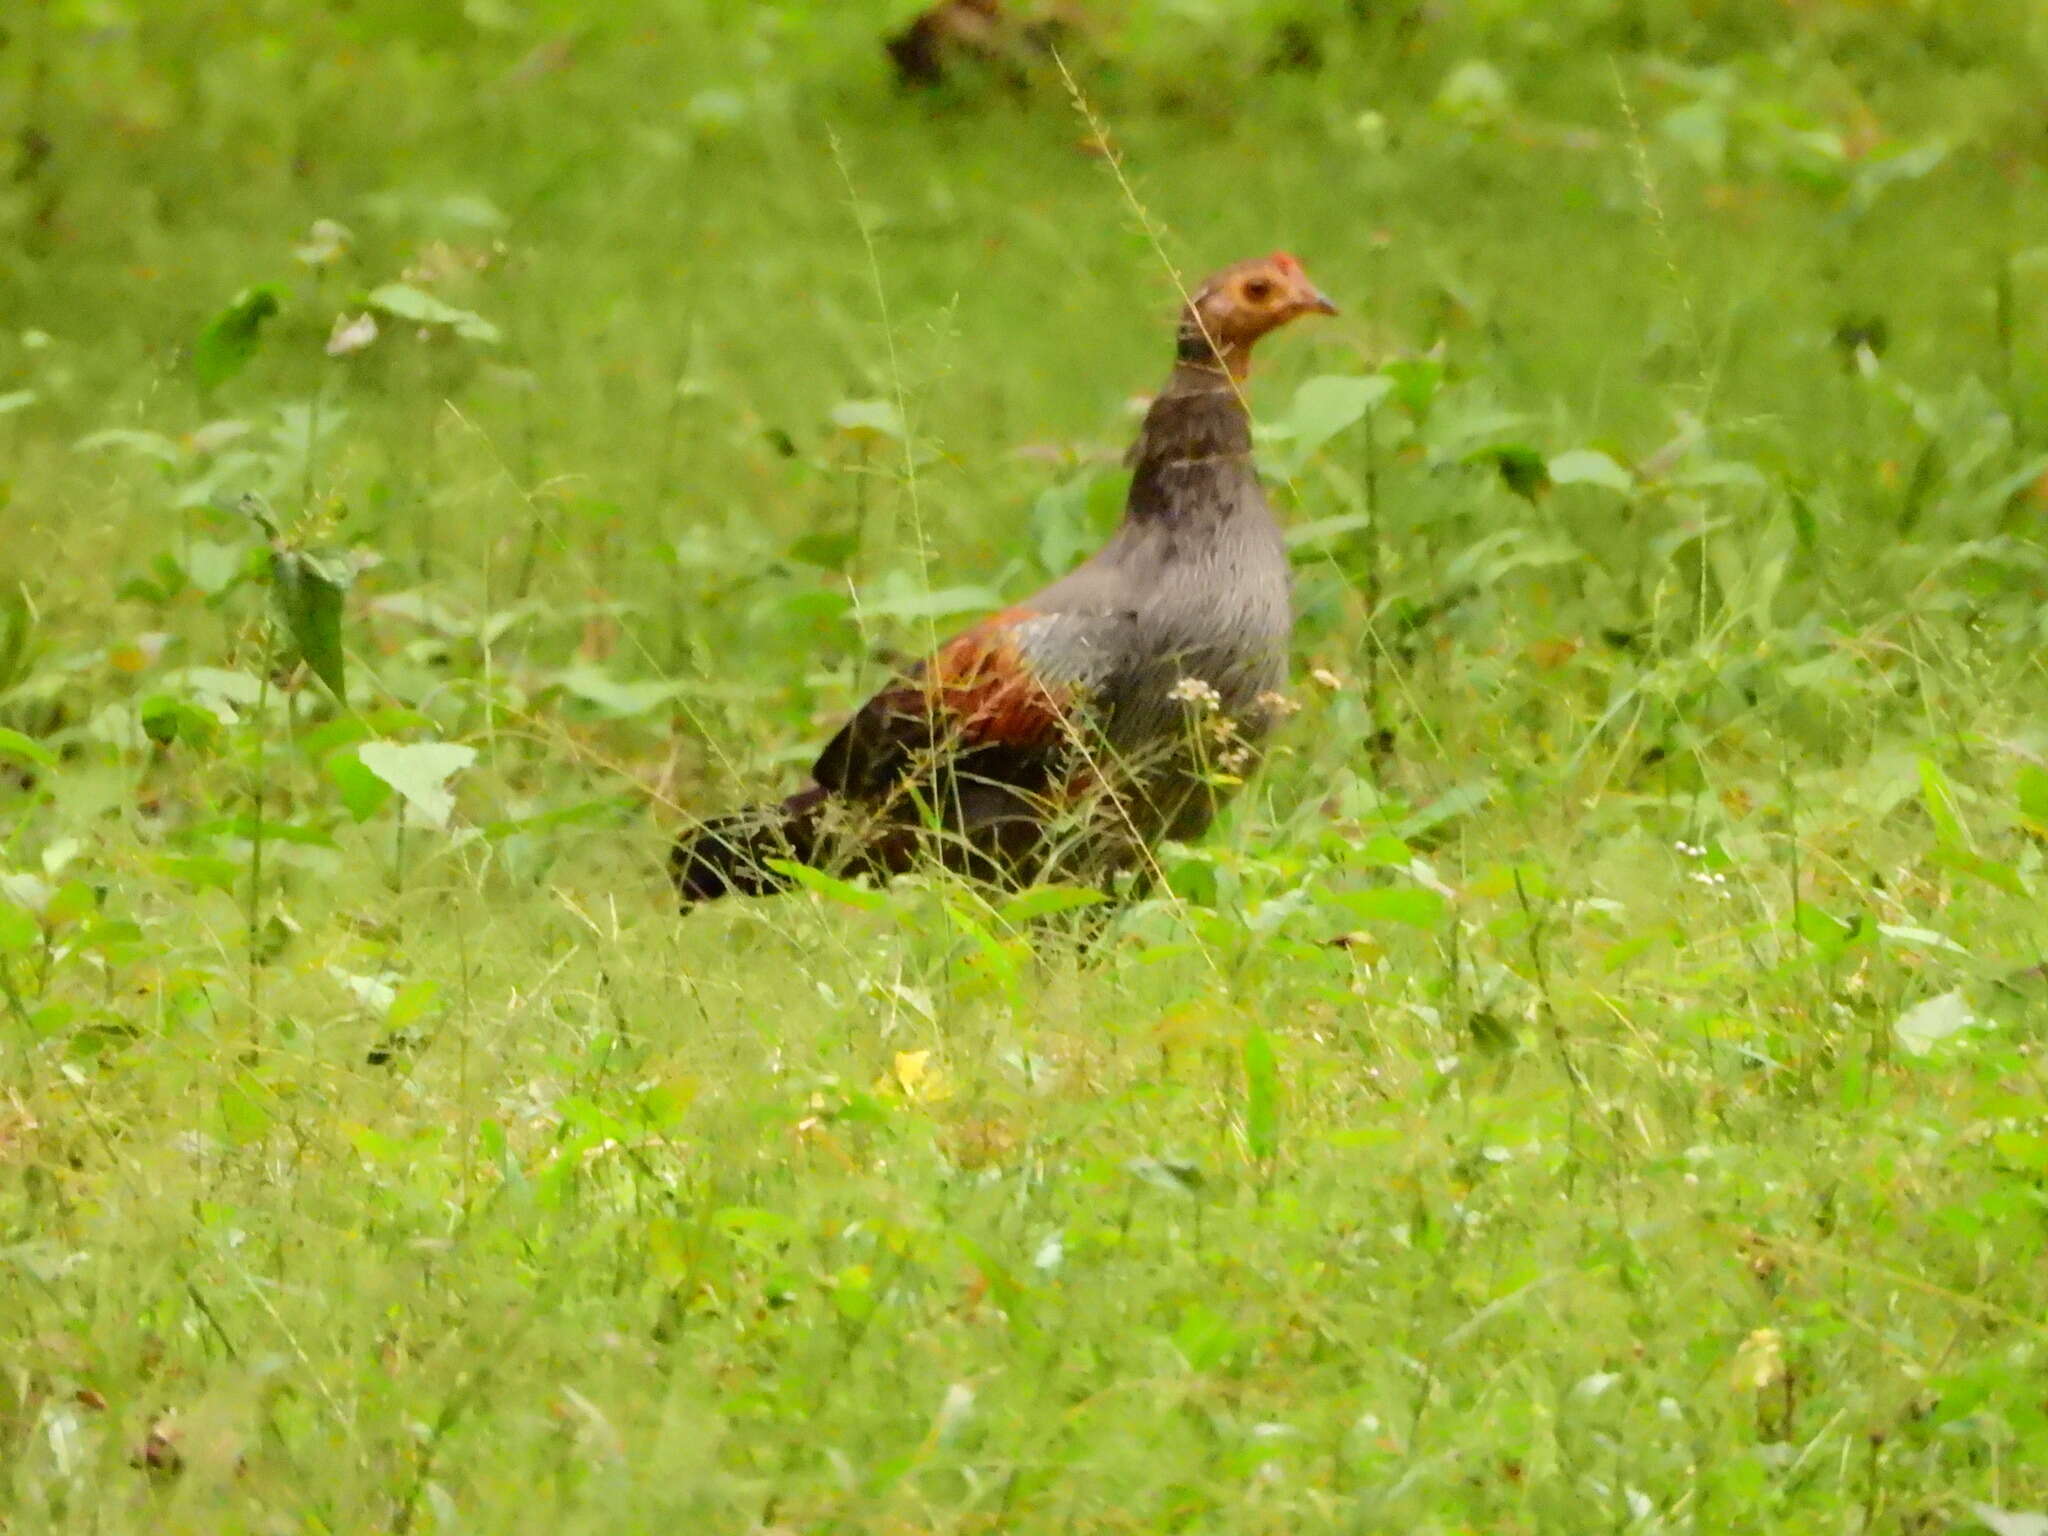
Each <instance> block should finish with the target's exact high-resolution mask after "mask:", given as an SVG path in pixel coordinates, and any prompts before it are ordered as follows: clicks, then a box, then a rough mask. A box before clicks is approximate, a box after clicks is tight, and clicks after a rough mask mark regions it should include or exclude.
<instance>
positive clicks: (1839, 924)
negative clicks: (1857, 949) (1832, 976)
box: [1792, 901, 1864, 959]
mask: <svg viewBox="0 0 2048 1536" xmlns="http://www.w3.org/2000/svg"><path fill="white" fill-rule="evenodd" d="M1792 929H1793V931H1794V932H1795V933H1797V934H1798V935H1799V936H1800V937H1801V938H1802V939H1804V940H1806V942H1807V943H1809V944H1811V945H1813V947H1814V948H1815V949H1818V950H1819V951H1820V952H1821V954H1822V955H1823V956H1825V957H1827V958H1829V959H1832V958H1834V957H1835V956H1836V955H1838V954H1840V953H1841V952H1842V950H1843V949H1844V948H1846V947H1847V946H1848V945H1850V944H1852V943H1854V942H1855V941H1856V940H1857V939H1858V938H1860V937H1862V936H1863V934H1864V925H1863V915H1862V914H1861V913H1860V912H1859V913H1858V914H1857V915H1856V916H1855V917H1853V918H1851V919H1849V920H1848V921H1847V922H1844V921H1843V920H1842V919H1841V918H1839V917H1836V916H1834V915H1833V914H1831V913H1829V912H1828V911H1827V910H1826V909H1824V908H1822V907H1817V906H1815V905H1814V904H1813V903H1812V902H1810V901H1801V902H1795V903H1794V905H1793V909H1792Z"/></svg>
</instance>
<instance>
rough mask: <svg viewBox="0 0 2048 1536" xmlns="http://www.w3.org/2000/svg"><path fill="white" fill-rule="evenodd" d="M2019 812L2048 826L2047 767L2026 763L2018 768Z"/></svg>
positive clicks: (2036, 822) (2044, 826)
mask: <svg viewBox="0 0 2048 1536" xmlns="http://www.w3.org/2000/svg"><path fill="white" fill-rule="evenodd" d="M2019 798H2020V814H2021V815H2022V816H2024V817H2026V818H2027V820H2029V821H2031V822H2034V823H2035V824H2036V825H2038V826H2041V827H2043V828H2048V769H2044V768H2041V767H2039V766H2038V765H2036V764H2034V763H2027V764H2025V765H2024V766H2023V767H2022V768H2021V769H2020V782H2019Z"/></svg>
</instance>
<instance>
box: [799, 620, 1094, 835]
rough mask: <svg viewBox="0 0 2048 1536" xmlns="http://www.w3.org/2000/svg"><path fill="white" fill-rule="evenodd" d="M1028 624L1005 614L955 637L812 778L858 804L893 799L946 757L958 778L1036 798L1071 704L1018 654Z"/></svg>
mask: <svg viewBox="0 0 2048 1536" xmlns="http://www.w3.org/2000/svg"><path fill="white" fill-rule="evenodd" d="M1035 616H1036V615H1035V614H1034V613H1033V611H1032V610H1031V609H1029V608H1008V609H1005V610H1004V611H1003V612H1001V613H998V614H995V615H993V616H991V617H989V618H987V619H984V620H983V621H982V622H981V623H979V624H976V625H975V626H973V627H972V628H971V629H968V630H965V631H963V632H962V633H961V634H959V635H956V636H955V637H954V638H953V639H951V640H949V641H948V642H947V643H946V644H945V645H943V646H941V647H940V648H939V649H938V650H937V651H936V652H934V653H933V655H932V657H931V659H930V660H929V661H928V662H925V663H921V664H919V665H918V666H917V667H914V668H912V669H911V671H910V672H909V674H908V675H906V676H905V677H904V678H903V679H902V680H901V681H900V682H897V683H895V684H892V685H891V686H889V687H887V688H884V689H883V690H882V691H881V692H880V693H878V694H876V695H875V696H874V697H873V698H872V699H870V700H868V702H867V703H866V704H864V705H863V706H861V708H860V710H859V712H858V713H856V714H855V715H854V717H853V718H852V719H851V720H849V721H847V723H846V725H845V726H844V728H842V729H841V730H840V732H839V734H838V735H837V736H835V737H833V738H832V741H831V742H830V744H829V745H827V746H826V748H825V750H824V752H823V753H821V754H820V755H819V758H818V763H817V766H816V768H814V769H813V770H812V773H813V776H814V777H815V778H816V779H817V781H818V782H819V783H820V784H823V785H824V786H825V787H826V788H828V789H831V790H834V791H836V792H837V793H839V794H842V795H847V796H851V797H853V798H857V799H866V800H873V799H880V798H883V797H886V796H888V795H890V794H892V793H894V792H895V791H896V790H897V789H899V788H900V787H901V786H902V784H903V783H904V781H905V780H906V779H908V778H909V777H911V776H912V775H914V774H915V773H917V772H918V770H919V768H920V766H921V765H923V764H925V763H928V762H930V761H931V760H932V759H933V758H934V757H935V756H936V755H938V754H945V755H946V756H947V757H949V758H950V759H952V760H953V761H954V762H955V765H956V767H957V768H958V769H960V770H962V771H968V770H971V771H972V772H973V773H974V774H975V775H976V776H979V777H989V778H996V779H1000V780H1002V781H1004V782H1010V783H1015V784H1017V786H1018V787H1019V788H1036V787H1037V785H1038V783H1041V782H1042V781H1043V779H1044V776H1045V773H1046V771H1047V769H1049V767H1050V763H1051V760H1052V759H1053V758H1054V757H1055V756H1057V755H1058V749H1059V747H1060V746H1061V745H1062V744H1063V742H1064V741H1065V738H1066V734H1067V731H1068V729H1069V726H1068V719H1067V712H1068V710H1069V709H1070V708H1071V707H1072V705H1073V702H1074V691H1073V689H1072V688H1070V687H1066V686H1062V685H1060V684H1058V683H1054V682H1051V681H1049V680H1047V679H1046V678H1044V677H1043V676H1041V675H1040V674H1039V673H1038V672H1037V671H1036V670H1035V669H1034V668H1033V667H1032V665H1031V662H1030V661H1029V659H1028V658H1027V657H1026V656H1025V654H1024V652H1023V650H1022V649H1021V648H1020V646H1019V644H1018V636H1017V627H1018V626H1019V625H1020V624H1022V623H1024V622H1025V621H1027V620H1029V619H1032V618H1034V617H1035Z"/></svg>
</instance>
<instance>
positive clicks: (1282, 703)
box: [1252, 688, 1301, 720]
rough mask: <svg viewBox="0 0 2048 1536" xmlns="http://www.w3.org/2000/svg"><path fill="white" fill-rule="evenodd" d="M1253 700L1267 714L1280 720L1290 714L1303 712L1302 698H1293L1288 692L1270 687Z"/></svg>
mask: <svg viewBox="0 0 2048 1536" xmlns="http://www.w3.org/2000/svg"><path fill="white" fill-rule="evenodd" d="M1252 702H1253V703H1254V704H1256V705H1258V706H1259V708H1260V709H1262V710H1264V711H1265V712H1266V713H1267V714H1269V715H1272V716H1273V717H1274V718H1275V719H1279V720H1285V719H1286V718H1287V717H1288V716H1289V715H1293V714H1299V713H1300V712H1301V700H1299V699H1291V698H1289V697H1288V696H1287V695H1286V694H1284V693H1278V692H1276V691H1274V690H1273V689H1271V688H1268V689H1267V690H1266V691H1265V692H1264V693H1262V694H1260V695H1259V696H1258V697H1257V698H1256V699H1254V700H1252Z"/></svg>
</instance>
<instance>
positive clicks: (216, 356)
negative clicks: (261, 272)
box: [192, 283, 290, 390]
mask: <svg viewBox="0 0 2048 1536" xmlns="http://www.w3.org/2000/svg"><path fill="white" fill-rule="evenodd" d="M289 293H290V290H289V289H287V288H285V287H284V286H282V285H281V284H278V283H259V284H257V285H256V286H255V287H253V288H244V289H243V290H242V291H241V292H240V293H238V294H236V295H235V296H234V298H233V299H232V300H230V301H229V303H228V307H227V308H226V309H224V310H222V311H221V312H220V313H219V314H217V315H215V316H214V317H213V318H212V319H211V320H209V321H207V322H206V328H205V329H204V330H202V331H201V332H200V333H199V339H198V340H197V341H195V342H193V343H192V377H193V378H194V379H195V380H197V381H198V384H199V387H200V388H201V389H205V390H211V389H217V388H219V387H220V386H221V385H222V384H225V383H226V382H227V381H228V380H229V379H232V378H233V377H234V376H235V375H236V374H238V373H240V372H241V371H242V370H243V369H244V368H246V367H247V366H248V364H249V359H250V358H252V357H254V356H255V355H256V341H257V337H258V336H259V334H260V333H261V332H262V329H263V322H264V321H266V320H268V319H269V318H270V317H271V316H272V315H274V314H276V313H277V311H278V308H279V306H280V305H281V303H282V302H283V300H284V299H285V298H286V296H287V295H288V294H289Z"/></svg>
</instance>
